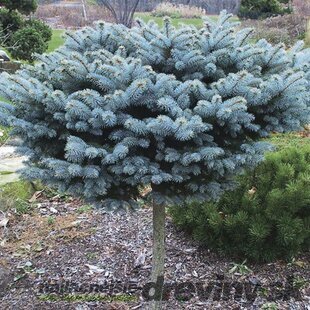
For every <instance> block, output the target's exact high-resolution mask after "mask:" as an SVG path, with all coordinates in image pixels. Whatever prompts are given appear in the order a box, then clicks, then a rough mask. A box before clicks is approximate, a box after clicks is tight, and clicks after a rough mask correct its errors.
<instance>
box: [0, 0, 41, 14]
mask: <svg viewBox="0 0 310 310" xmlns="http://www.w3.org/2000/svg"><path fill="white" fill-rule="evenodd" d="M0 6H4V7H6V8H7V9H8V10H9V11H15V10H17V11H18V12H20V13H22V14H25V15H29V14H30V13H33V12H34V11H35V10H36V9H37V6H38V4H37V1H36V0H0Z"/></svg>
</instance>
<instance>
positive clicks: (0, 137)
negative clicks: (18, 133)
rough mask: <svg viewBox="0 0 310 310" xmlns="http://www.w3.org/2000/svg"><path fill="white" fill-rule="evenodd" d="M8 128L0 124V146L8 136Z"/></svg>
mask: <svg viewBox="0 0 310 310" xmlns="http://www.w3.org/2000/svg"><path fill="white" fill-rule="evenodd" d="M9 133H10V128H8V127H4V126H1V125H0V146H1V145H3V144H4V143H5V142H6V141H7V140H8V138H9Z"/></svg>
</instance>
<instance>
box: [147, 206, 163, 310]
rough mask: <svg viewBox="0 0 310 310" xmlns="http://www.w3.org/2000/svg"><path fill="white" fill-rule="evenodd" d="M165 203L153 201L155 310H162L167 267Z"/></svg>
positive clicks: (153, 303) (153, 307) (152, 280)
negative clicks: (158, 203) (159, 203)
mask: <svg viewBox="0 0 310 310" xmlns="http://www.w3.org/2000/svg"><path fill="white" fill-rule="evenodd" d="M165 212H166V211H165V205H163V204H161V205H157V204H155V203H153V262H152V274H151V282H153V283H156V284H157V285H158V286H157V287H156V297H157V298H156V299H159V300H155V301H153V302H152V309H153V310H160V309H161V305H162V296H163V282H164V281H163V280H164V269H165V222H166V213H165Z"/></svg>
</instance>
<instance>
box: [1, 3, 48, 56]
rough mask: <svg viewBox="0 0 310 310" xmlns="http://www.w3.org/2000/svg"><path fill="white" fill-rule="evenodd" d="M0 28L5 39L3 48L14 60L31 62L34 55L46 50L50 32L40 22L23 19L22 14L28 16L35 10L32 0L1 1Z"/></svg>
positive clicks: (35, 6)
mask: <svg viewBox="0 0 310 310" xmlns="http://www.w3.org/2000/svg"><path fill="white" fill-rule="evenodd" d="M1 5H2V7H1V8H0V28H1V29H2V32H3V35H4V36H5V37H6V40H5V42H4V45H5V47H6V48H7V49H8V50H9V51H10V52H11V54H12V56H13V57H14V58H16V59H23V60H28V61H33V54H34V53H39V54H41V53H43V52H45V51H46V50H47V47H48V46H47V42H48V41H49V40H50V39H51V37H52V30H51V28H50V27H49V26H47V25H46V24H45V23H43V22H42V21H40V20H36V19H25V17H24V15H22V14H30V13H32V12H34V11H35V10H36V8H37V3H36V1H34V0H21V1H1V2H0V6H1Z"/></svg>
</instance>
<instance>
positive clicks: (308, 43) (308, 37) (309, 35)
mask: <svg viewBox="0 0 310 310" xmlns="http://www.w3.org/2000/svg"><path fill="white" fill-rule="evenodd" d="M305 42H306V46H307V47H310V19H309V20H308V25H307V32H306V37H305Z"/></svg>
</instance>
